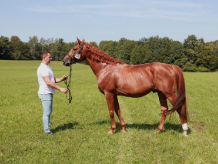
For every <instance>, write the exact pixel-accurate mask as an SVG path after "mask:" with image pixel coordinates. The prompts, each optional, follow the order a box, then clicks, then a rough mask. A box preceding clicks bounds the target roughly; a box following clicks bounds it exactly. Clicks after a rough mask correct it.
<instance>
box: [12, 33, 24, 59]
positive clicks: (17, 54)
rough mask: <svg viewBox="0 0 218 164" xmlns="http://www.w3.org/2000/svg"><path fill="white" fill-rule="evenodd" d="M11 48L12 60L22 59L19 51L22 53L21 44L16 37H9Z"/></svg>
mask: <svg viewBox="0 0 218 164" xmlns="http://www.w3.org/2000/svg"><path fill="white" fill-rule="evenodd" d="M11 46H12V56H13V59H15V60H18V59H21V58H22V57H21V56H22V54H21V51H22V46H23V42H22V41H21V40H20V38H19V37H18V36H12V37H11Z"/></svg>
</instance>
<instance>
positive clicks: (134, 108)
mask: <svg viewBox="0 0 218 164" xmlns="http://www.w3.org/2000/svg"><path fill="white" fill-rule="evenodd" d="M39 64H40V61H0V137H1V138H0V163H37V164H38V163H76V164H78V163H79V164H80V163H81V164H84V163H89V164H90V163H118V164H120V163H122V164H126V163H218V103H217V101H218V99H217V98H218V92H217V89H218V73H184V76H185V82H186V92H187V100H188V109H189V118H190V121H189V124H188V125H189V136H188V137H184V136H183V135H182V127H181V124H180V120H179V117H178V114H175V115H174V116H171V117H168V118H167V120H166V123H165V128H164V131H163V132H161V133H159V134H156V133H155V132H156V130H157V127H158V124H159V121H160V105H159V101H158V96H157V94H156V93H150V94H148V95H147V96H145V97H142V98H137V99H134V98H128V97H119V102H120V106H121V112H122V116H123V118H124V120H125V122H126V124H127V127H126V130H127V133H120V130H121V126H120V124H119V121H118V119H117V117H116V123H117V130H116V131H115V133H114V135H107V132H108V131H109V129H110V118H109V113H108V109H107V104H106V100H105V98H104V96H103V95H102V94H101V93H100V92H99V91H98V87H97V81H96V77H95V75H94V74H93V73H92V70H91V68H90V67H89V66H87V65H82V64H76V65H73V67H72V83H71V90H72V96H73V101H72V103H71V104H69V103H68V101H67V99H66V97H65V95H64V94H63V93H61V92H59V91H56V94H55V95H54V111H53V113H52V117H51V128H52V130H53V131H54V132H55V135H54V136H48V135H45V134H44V133H43V126H42V105H41V101H40V100H39V98H38V95H37V91H38V81H37V76H36V70H37V67H38V66H39ZM50 66H51V67H52V69H53V72H54V75H55V77H62V75H64V74H68V73H69V67H64V66H63V65H62V63H61V62H55V61H52V63H51V64H50ZM58 85H59V86H62V87H64V83H60V84H58ZM170 118H171V119H170Z"/></svg>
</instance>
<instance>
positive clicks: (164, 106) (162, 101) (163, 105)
mask: <svg viewBox="0 0 218 164" xmlns="http://www.w3.org/2000/svg"><path fill="white" fill-rule="evenodd" d="M158 97H159V101H160V105H161V119H160V124H159V126H158V128H157V132H160V131H162V130H163V128H164V122H165V119H166V114H165V112H166V111H167V110H168V105H167V98H166V96H165V95H164V94H163V93H162V92H158Z"/></svg>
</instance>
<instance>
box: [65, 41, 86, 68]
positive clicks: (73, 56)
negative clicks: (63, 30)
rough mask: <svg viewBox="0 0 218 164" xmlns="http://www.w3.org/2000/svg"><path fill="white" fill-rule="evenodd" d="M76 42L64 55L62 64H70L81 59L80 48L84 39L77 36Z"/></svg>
mask: <svg viewBox="0 0 218 164" xmlns="http://www.w3.org/2000/svg"><path fill="white" fill-rule="evenodd" d="M77 41H78V43H77V44H76V45H75V46H74V47H73V48H72V49H71V50H70V52H69V53H68V54H67V55H66V56H65V57H64V59H63V65H65V66H70V65H71V64H74V63H76V62H78V61H82V60H83V57H82V50H83V46H84V43H85V39H83V40H82V41H80V40H79V39H78V38H77Z"/></svg>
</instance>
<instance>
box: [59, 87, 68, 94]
mask: <svg viewBox="0 0 218 164" xmlns="http://www.w3.org/2000/svg"><path fill="white" fill-rule="evenodd" d="M59 91H61V92H62V93H67V92H68V89H66V88H60V89H59Z"/></svg>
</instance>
